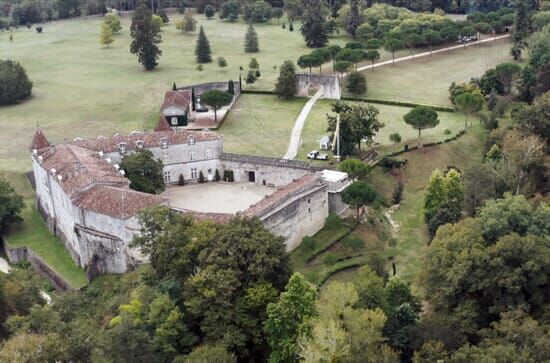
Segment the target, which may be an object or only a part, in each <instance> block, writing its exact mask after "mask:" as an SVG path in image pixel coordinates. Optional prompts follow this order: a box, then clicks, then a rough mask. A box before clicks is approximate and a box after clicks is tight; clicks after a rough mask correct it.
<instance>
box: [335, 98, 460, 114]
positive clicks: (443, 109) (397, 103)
mask: <svg viewBox="0 0 550 363" xmlns="http://www.w3.org/2000/svg"><path fill="white" fill-rule="evenodd" d="M342 101H356V102H368V103H378V104H381V105H390V106H401V107H417V106H425V107H429V108H431V109H432V110H434V111H441V112H455V110H454V108H452V107H445V106H435V105H423V104H420V103H413V102H400V101H390V100H379V99H375V98H361V97H349V96H346V97H342Z"/></svg>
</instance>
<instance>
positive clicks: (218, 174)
mask: <svg viewBox="0 0 550 363" xmlns="http://www.w3.org/2000/svg"><path fill="white" fill-rule="evenodd" d="M214 180H216V181H220V172H219V170H218V169H216V173H215V174H214Z"/></svg>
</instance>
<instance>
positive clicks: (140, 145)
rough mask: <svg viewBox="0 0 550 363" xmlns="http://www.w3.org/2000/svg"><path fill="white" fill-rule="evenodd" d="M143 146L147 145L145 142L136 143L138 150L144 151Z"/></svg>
mask: <svg viewBox="0 0 550 363" xmlns="http://www.w3.org/2000/svg"><path fill="white" fill-rule="evenodd" d="M143 145H145V142H144V141H143V140H138V141H136V148H137V149H140V150H141V149H143Z"/></svg>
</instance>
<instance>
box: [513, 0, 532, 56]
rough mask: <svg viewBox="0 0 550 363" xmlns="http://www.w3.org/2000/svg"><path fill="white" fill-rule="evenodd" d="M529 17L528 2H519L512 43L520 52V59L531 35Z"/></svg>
mask: <svg viewBox="0 0 550 363" xmlns="http://www.w3.org/2000/svg"><path fill="white" fill-rule="evenodd" d="M529 16H530V15H529V10H528V8H527V4H526V0H518V1H517V2H516V13H515V19H514V27H513V32H512V41H513V42H514V46H515V47H516V49H517V50H518V51H519V57H521V51H522V49H523V48H525V45H526V44H525V40H526V39H527V37H528V35H529V33H530V28H531V23H530V21H529Z"/></svg>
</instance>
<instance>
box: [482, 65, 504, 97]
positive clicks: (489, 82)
mask: <svg viewBox="0 0 550 363" xmlns="http://www.w3.org/2000/svg"><path fill="white" fill-rule="evenodd" d="M479 89H480V90H481V93H483V94H484V95H485V96H487V95H489V94H491V92H493V90H494V92H495V93H496V94H498V95H503V94H504V85H503V84H502V82H500V80H499V78H498V76H497V71H496V70H495V69H494V68H491V69H488V70H487V71H486V72H485V74H483V76H481V78H480V79H479Z"/></svg>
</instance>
